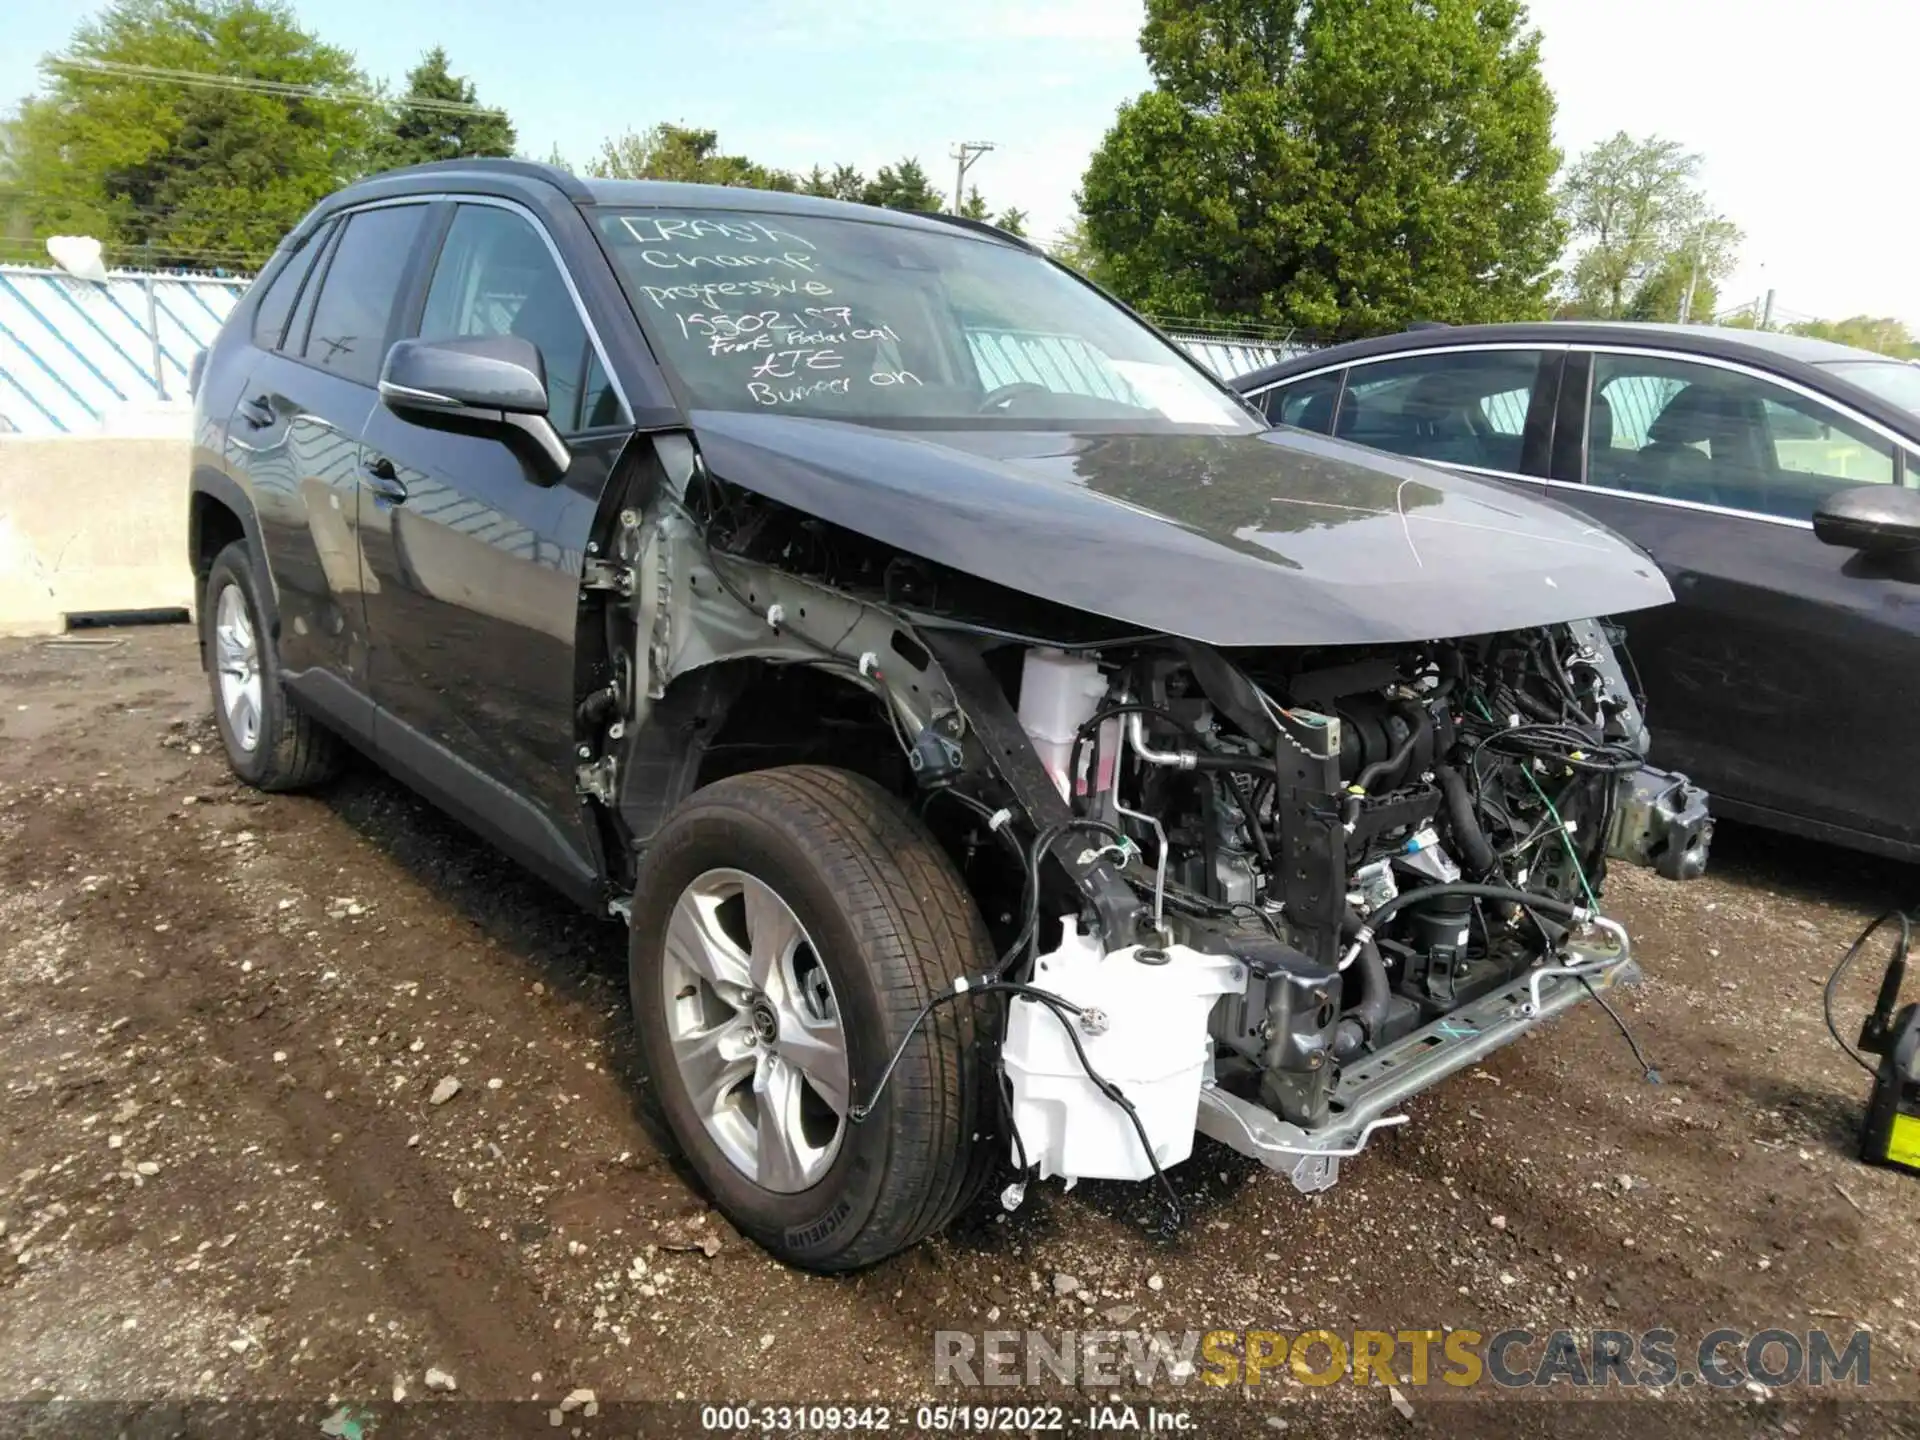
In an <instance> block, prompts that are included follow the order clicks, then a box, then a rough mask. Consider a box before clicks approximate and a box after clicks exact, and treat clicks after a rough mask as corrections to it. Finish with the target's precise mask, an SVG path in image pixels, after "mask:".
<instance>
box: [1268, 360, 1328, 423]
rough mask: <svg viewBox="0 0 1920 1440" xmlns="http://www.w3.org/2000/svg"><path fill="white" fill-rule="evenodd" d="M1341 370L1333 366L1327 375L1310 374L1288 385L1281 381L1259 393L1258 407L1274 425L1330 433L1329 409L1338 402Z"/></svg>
mask: <svg viewBox="0 0 1920 1440" xmlns="http://www.w3.org/2000/svg"><path fill="white" fill-rule="evenodd" d="M1345 373H1346V372H1345V371H1342V370H1335V371H1333V372H1332V373H1331V374H1328V375H1310V376H1308V377H1307V378H1306V379H1305V380H1296V381H1294V382H1293V384H1291V385H1281V386H1279V387H1278V388H1276V389H1273V390H1269V391H1267V393H1266V394H1264V395H1262V396H1261V397H1260V408H1261V410H1262V411H1264V412H1265V414H1266V417H1267V419H1269V420H1271V421H1272V422H1273V423H1274V424H1275V425H1291V426H1292V427H1293V428H1294V429H1296V430H1312V431H1315V432H1317V433H1318V434H1321V435H1331V434H1332V433H1333V412H1334V408H1335V407H1336V406H1337V405H1338V404H1339V403H1340V381H1341V379H1342V378H1343V377H1344V376H1345Z"/></svg>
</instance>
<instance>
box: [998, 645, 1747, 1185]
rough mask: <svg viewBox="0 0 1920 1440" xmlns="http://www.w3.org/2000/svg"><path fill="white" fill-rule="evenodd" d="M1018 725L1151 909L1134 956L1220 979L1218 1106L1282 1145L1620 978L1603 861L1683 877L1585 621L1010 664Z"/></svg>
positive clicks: (1695, 815) (1702, 844)
mask: <svg viewBox="0 0 1920 1440" xmlns="http://www.w3.org/2000/svg"><path fill="white" fill-rule="evenodd" d="M1019 713H1020V716H1021V720H1022V724H1023V726H1024V727H1025V728H1026V729H1027V731H1028V733H1029V735H1031V736H1032V737H1033V740H1034V743H1035V746H1036V748H1037V749H1038V750H1039V751H1040V752H1041V754H1042V756H1043V759H1044V760H1045V761H1046V762H1047V763H1048V768H1049V772H1050V773H1051V774H1053V775H1054V777H1055V779H1056V782H1057V783H1060V784H1061V786H1062V789H1063V792H1065V793H1066V795H1067V796H1068V799H1069V802H1070V804H1071V806H1072V808H1073V810H1074V812H1075V814H1076V816H1078V817H1084V818H1085V819H1086V820H1088V821H1090V822H1094V823H1092V824H1089V825H1088V827H1087V828H1088V830H1089V831H1090V832H1091V833H1093V834H1095V835H1096V837H1098V836H1099V835H1101V834H1103V833H1104V827H1108V826H1110V827H1112V833H1113V834H1114V835H1115V836H1117V837H1118V839H1117V841H1116V842H1113V843H1116V844H1117V846H1118V848H1120V849H1122V850H1124V851H1125V852H1126V853H1127V855H1128V858H1129V861H1130V865H1129V870H1130V873H1131V874H1133V875H1134V876H1135V877H1136V878H1137V882H1138V883H1139V884H1140V885H1141V888H1142V889H1148V888H1150V889H1151V892H1152V894H1153V897H1154V913H1153V917H1152V919H1151V922H1150V926H1149V928H1150V929H1151V930H1152V931H1153V933H1154V934H1155V935H1157V936H1158V937H1160V940H1161V945H1160V947H1158V949H1160V950H1161V951H1166V952H1168V953H1179V952H1182V951H1189V952H1196V953H1197V954H1199V955H1209V956H1219V955H1225V956H1229V957H1232V958H1233V959H1234V960H1235V961H1238V962H1241V964H1242V965H1243V966H1244V983H1239V984H1234V985H1228V986H1223V987H1222V992H1223V993H1222V998H1221V999H1220V1000H1219V1001H1218V1003H1216V1004H1214V1005H1213V1006H1212V1008H1211V1011H1210V1015H1209V1022H1208V1031H1207V1033H1208V1035H1209V1037H1210V1040H1211V1041H1212V1054H1211V1056H1210V1057H1209V1058H1210V1061H1211V1068H1212V1072H1213V1073H1212V1075H1211V1077H1210V1078H1211V1080H1212V1082H1213V1083H1212V1085H1210V1086H1209V1088H1210V1089H1213V1090H1217V1091H1218V1092H1219V1094H1218V1096H1217V1098H1216V1103H1219V1104H1225V1103H1227V1100H1228V1097H1233V1098H1237V1099H1239V1100H1241V1101H1244V1102H1247V1103H1249V1104H1252V1105H1255V1106H1257V1107H1258V1108H1259V1109H1261V1110H1264V1111H1269V1112H1271V1113H1272V1114H1273V1115H1274V1116H1277V1117H1278V1118H1279V1119H1280V1120H1281V1121H1282V1122H1284V1123H1285V1124H1286V1125H1288V1126H1292V1127H1296V1128H1297V1129H1298V1130H1299V1131H1301V1132H1302V1133H1303V1134H1305V1135H1317V1134H1321V1133H1324V1132H1327V1131H1329V1129H1330V1128H1337V1129H1338V1130H1339V1131H1340V1132H1341V1135H1342V1138H1343V1139H1347V1138H1351V1139H1353V1140H1359V1139H1363V1138H1364V1134H1359V1135H1356V1134H1354V1133H1353V1122H1352V1116H1353V1114H1354V1112H1355V1111H1356V1109H1359V1108H1363V1102H1362V1097H1360V1096H1357V1095H1356V1094H1355V1093H1353V1089H1352V1087H1351V1086H1348V1087H1347V1089H1346V1090H1344V1091H1343V1089H1342V1082H1343V1080H1345V1079H1346V1077H1347V1076H1349V1075H1351V1074H1353V1073H1355V1072H1357V1071H1360V1070H1364V1069H1365V1068H1366V1066H1367V1065H1368V1062H1369V1061H1372V1060H1374V1059H1376V1058H1377V1057H1380V1056H1382V1055H1384V1054H1387V1053H1388V1052H1390V1051H1391V1050H1392V1049H1393V1048H1394V1047H1395V1046H1396V1045H1398V1044H1399V1043H1400V1042H1402V1041H1405V1040H1407V1039H1408V1038H1409V1037H1413V1036H1416V1035H1418V1034H1421V1033H1423V1032H1425V1031H1427V1030H1428V1029H1429V1027H1432V1026H1434V1025H1435V1024H1436V1022H1441V1021H1443V1020H1445V1019H1446V1018H1447V1017H1449V1016H1454V1015H1456V1014H1459V1013H1460V1012H1463V1011H1464V1012H1474V1011H1475V1010H1476V1007H1477V1006H1478V1004H1479V1002H1482V1001H1484V1000H1486V999H1487V998H1488V997H1500V996H1502V995H1503V994H1504V993H1505V992H1507V991H1508V990H1509V989H1510V988H1511V987H1513V986H1514V985H1515V984H1516V983H1526V984H1528V985H1531V982H1530V980H1529V977H1530V976H1531V975H1542V976H1543V977H1549V978H1564V979H1567V980H1569V981H1579V982H1580V983H1581V984H1583V985H1584V984H1588V983H1594V982H1598V981H1600V980H1602V979H1603V978H1604V979H1605V980H1606V981H1607V983H1612V982H1613V981H1614V980H1617V979H1619V978H1623V975H1622V973H1616V972H1623V971H1624V968H1625V966H1626V965H1627V964H1628V963H1629V962H1628V945H1627V937H1626V935H1625V933H1624V931H1622V930H1621V929H1620V927H1619V926H1617V925H1615V924H1614V923H1613V922H1611V921H1608V920H1606V919H1605V918H1604V917H1602V916H1601V915H1600V898H1599V897H1600V892H1601V889H1602V887H1603V884H1604V880H1605V875H1606V866H1607V863H1608V861H1609V859H1610V858H1619V859H1626V860H1630V861H1636V862H1639V863H1642V864H1649V865H1652V866H1654V867H1656V868H1657V869H1659V870H1660V871H1661V872H1662V873H1664V874H1666V875H1668V876H1670V877H1672V878H1675V879H1680V878H1689V877H1691V876H1693V875H1697V874H1699V873H1700V872H1701V870H1702V869H1703V868H1704V866H1705V860H1706V847H1707V842H1708V838H1709V835H1710V828H1711V826H1710V821H1709V820H1708V819H1707V815H1706V807H1705V797H1704V795H1703V794H1702V793H1701V792H1699V791H1698V790H1697V789H1696V788H1694V787H1692V786H1690V785H1688V784H1687V782H1686V781H1685V780H1684V779H1682V778H1680V777H1677V776H1669V775H1665V774H1663V773H1661V772H1658V771H1653V770H1651V769H1649V768H1648V767H1647V766H1646V765H1645V763H1644V760H1643V755H1644V750H1645V745H1646V737H1645V732H1644V729H1643V727H1642V726H1641V725H1640V722H1639V713H1638V710H1637V708H1636V706H1635V704H1634V701H1633V699H1632V698H1631V696H1630V694H1629V692H1628V689H1627V686H1626V683H1625V680H1624V677H1623V676H1622V675H1621V673H1620V671H1619V669H1618V668H1617V666H1616V664H1615V661H1614V657H1613V652H1612V649H1611V647H1610V646H1609V645H1608V643H1607V640H1606V637H1605V636H1604V634H1603V633H1602V632H1601V630H1600V628H1599V627H1598V626H1597V625H1595V624H1593V623H1591V622H1584V623H1576V624H1572V625H1566V626H1557V627H1553V628H1551V629H1545V630H1538V631H1528V632H1521V633H1517V634H1509V635H1495V636H1483V637H1475V638H1471V639H1464V640H1453V641H1441V642H1435V643H1432V644H1427V645H1420V646H1416V647H1410V648H1405V649H1394V650H1381V651H1378V652H1369V653H1357V652H1354V651H1351V650H1342V651H1340V652H1337V653H1314V652H1286V651H1267V652H1256V653H1250V654H1249V653H1233V652H1221V651H1214V650H1210V649H1208V648H1207V647H1204V646H1197V645H1192V644H1188V643H1182V642H1177V641H1169V642H1164V643H1161V644H1154V645H1145V644H1143V645H1139V646H1136V647H1126V648H1116V647H1102V648H1100V649H1098V650H1089V651H1078V652H1074V653H1072V654H1069V653H1067V652H1063V651H1057V650H1054V651H1049V650H1041V649H1030V650H1027V651H1026V652H1025V653H1024V655H1023V657H1022V678H1021V688H1020V706H1019ZM1149 871H1150V872H1151V873H1149ZM1074 943H1075V942H1074V941H1073V939H1072V938H1071V937H1069V939H1068V941H1067V945H1068V947H1069V948H1071V947H1072V945H1073V944H1074ZM1169 947H1171V949H1169ZM1155 948H1156V947H1151V946H1149V947H1147V949H1146V950H1145V951H1143V952H1137V953H1136V954H1135V955H1134V957H1133V959H1134V960H1135V961H1136V962H1140V961H1142V959H1143V957H1145V958H1146V963H1152V960H1151V957H1152V955H1153V954H1154V953H1155ZM1034 963H1035V964H1036V965H1039V966H1041V967H1042V968H1043V969H1044V968H1045V965H1046V960H1045V957H1039V958H1037V959H1035V960H1034ZM1553 972H1559V974H1558V976H1557V977H1556V976H1554V974H1553ZM1235 973H1236V975H1237V974H1238V973H1239V972H1235ZM1168 988H1169V994H1168V996H1167V997H1166V998H1167V999H1168V1001H1171V1000H1172V999H1173V998H1174V997H1175V996H1177V995H1178V994H1179V987H1177V986H1170V987H1168ZM1529 997H1530V998H1529V999H1528V1000H1527V1001H1525V1002H1522V1003H1521V1005H1520V1006H1519V1007H1518V1008H1519V1009H1521V1010H1522V1011H1527V1012H1528V1015H1529V1017H1530V1015H1531V1013H1534V1012H1538V1011H1539V1009H1540V1007H1541V1002H1540V1000H1539V998H1538V994H1537V990H1535V989H1531V988H1530V989H1529ZM1529 1007H1531V1009H1530V1010H1529ZM1147 1023H1148V1024H1149V1025H1151V1024H1152V1023H1153V1022H1152V1021H1151V1020H1149V1021H1148V1022H1147ZM1478 1033H1480V1022H1479V1020H1477V1019H1476V1020H1475V1022H1474V1025H1473V1026H1472V1027H1471V1028H1468V1029H1462V1028H1461V1027H1458V1026H1456V1027H1454V1032H1453V1034H1452V1035H1451V1036H1450V1037H1449V1038H1454V1039H1457V1040H1461V1041H1464V1040H1467V1039H1469V1038H1471V1037H1472V1036H1474V1035H1476V1034H1478ZM1377 1118H1378V1116H1377V1115H1374V1114H1369V1115H1368V1116H1367V1117H1366V1119H1367V1121H1368V1122H1371V1121H1372V1120H1374V1119H1377ZM1363 1130H1364V1126H1363ZM1223 1138H1224V1137H1223ZM1340 1148H1343V1147H1340V1146H1326V1147H1322V1146H1315V1145H1311V1144H1301V1145H1299V1146H1298V1153H1299V1154H1302V1155H1309V1156H1310V1155H1312V1154H1313V1153H1314V1152H1315V1151H1316V1150H1321V1149H1326V1150H1338V1149H1340ZM1329 1158H1337V1155H1333V1156H1330V1157H1329ZM1042 1168H1043V1171H1044V1169H1045V1165H1044V1162H1043V1166H1042ZM1309 1168H1310V1169H1311V1167H1309Z"/></svg>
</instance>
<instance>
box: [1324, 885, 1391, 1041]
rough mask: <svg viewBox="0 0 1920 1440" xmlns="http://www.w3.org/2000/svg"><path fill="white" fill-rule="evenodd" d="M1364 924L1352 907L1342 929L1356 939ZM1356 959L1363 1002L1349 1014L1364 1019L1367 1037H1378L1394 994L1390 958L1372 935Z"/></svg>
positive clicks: (1362, 1023)
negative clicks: (1388, 964) (1384, 954)
mask: <svg viewBox="0 0 1920 1440" xmlns="http://www.w3.org/2000/svg"><path fill="white" fill-rule="evenodd" d="M1383 908H1384V907H1383ZM1375 913H1378V912H1375ZM1360 925H1361V922H1360V917H1359V915H1357V914H1355V913H1354V912H1353V911H1352V910H1349V911H1347V918H1346V922H1345V923H1344V924H1342V925H1341V927H1340V931H1341V933H1342V934H1343V935H1345V936H1346V937H1347V938H1348V939H1352V938H1353V936H1354V935H1356V934H1358V933H1359V930H1360ZM1353 963H1354V967H1355V968H1356V969H1357V970H1359V972H1360V1003H1359V1004H1358V1005H1355V1006H1354V1007H1353V1009H1351V1010H1350V1011H1348V1012H1347V1014H1348V1015H1349V1016H1350V1017H1352V1018H1353V1019H1355V1020H1357V1021H1359V1022H1360V1027H1361V1029H1363V1030H1364V1031H1365V1032H1366V1037H1365V1038H1366V1039H1368V1040H1376V1041H1377V1040H1378V1039H1379V1038H1380V1034H1381V1031H1382V1029H1383V1028H1384V1027H1385V1025H1386V1023H1387V1006H1388V1004H1389V1003H1390V1002H1391V1000H1392V995H1393V992H1392V990H1391V988H1390V987H1389V986H1388V984H1387V962H1386V961H1385V960H1383V959H1382V958H1381V956H1380V947H1379V946H1378V945H1376V944H1374V943H1373V940H1372V939H1371V938H1368V939H1366V940H1363V941H1361V942H1360V954H1359V955H1358V957H1356V958H1355V960H1354V962H1353ZM1337 1048H1338V1047H1337V1045H1336V1049H1337ZM1354 1048H1356V1049H1357V1048H1358V1047H1357V1046H1356V1047H1354ZM1349 1053H1351V1052H1349ZM1338 1058H1340V1059H1342V1060H1344V1059H1346V1058H1347V1056H1346V1055H1344V1054H1343V1055H1340V1056H1339V1057H1338Z"/></svg>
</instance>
